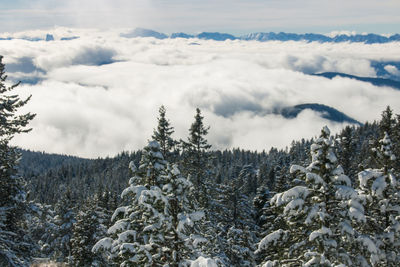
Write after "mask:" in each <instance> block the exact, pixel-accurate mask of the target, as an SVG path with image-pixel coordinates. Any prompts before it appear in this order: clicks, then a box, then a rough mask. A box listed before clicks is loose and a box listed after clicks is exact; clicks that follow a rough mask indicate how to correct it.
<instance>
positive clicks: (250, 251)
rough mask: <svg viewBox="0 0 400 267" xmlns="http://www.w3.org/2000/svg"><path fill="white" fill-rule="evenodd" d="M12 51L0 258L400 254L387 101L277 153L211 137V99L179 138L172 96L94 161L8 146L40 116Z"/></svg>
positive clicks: (311, 258)
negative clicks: (144, 129) (222, 145)
mask: <svg viewBox="0 0 400 267" xmlns="http://www.w3.org/2000/svg"><path fill="white" fill-rule="evenodd" d="M1 59H2V58H1V57H0V154H1V157H0V170H1V171H0V266H6V267H8V266H50V265H46V264H50V262H52V263H53V264H54V265H53V266H56V265H55V264H58V265H59V266H121V267H123V266H126V267H127V266H149V267H150V266H165V267H167V266H170V267H178V266H179V267H180V266H193V267H196V266H198V267H200V266H212V267H214V266H238V267H239V266H262V267H270V266H271V267H273V266H398V262H400V160H398V159H399V158H400V115H396V114H394V112H393V110H392V109H391V108H390V107H389V106H388V107H387V108H386V109H385V110H383V111H382V114H381V118H380V120H379V121H374V122H365V123H364V124H362V125H358V126H346V127H345V128H344V129H343V130H342V131H341V132H340V133H338V134H331V132H330V130H329V128H328V127H326V126H325V127H323V128H322V129H321V131H320V132H319V133H315V135H316V137H315V138H313V139H310V140H305V139H302V140H294V141H293V142H292V143H291V144H288V146H287V147H286V148H285V149H276V148H271V149H270V150H269V151H247V150H243V149H240V148H237V149H231V150H215V149H213V147H212V146H211V145H210V144H209V142H208V140H207V135H208V133H209V131H212V130H213V129H212V128H210V127H209V126H208V125H205V124H204V117H203V115H202V113H201V110H200V109H196V110H194V117H193V121H191V122H187V123H188V132H187V137H186V139H184V140H177V139H176V138H175V137H174V126H173V124H172V123H171V122H170V120H169V119H168V113H167V109H166V108H165V107H164V106H161V107H160V108H159V113H158V114H155V116H154V132H153V135H152V136H149V137H148V142H147V145H146V146H145V147H143V148H142V149H141V150H138V151H123V152H121V153H120V154H118V155H117V156H115V157H108V158H98V159H83V158H79V157H73V156H67V155H56V154H47V153H45V152H34V151H29V150H24V149H22V148H18V147H14V146H12V145H11V144H10V142H11V140H12V138H13V137H14V136H16V135H19V134H21V135H24V134H25V133H26V132H29V131H30V130H31V129H30V128H29V122H30V121H31V120H32V119H33V118H34V117H35V114H32V113H29V112H28V113H24V114H21V112H20V111H19V110H20V108H21V107H23V106H24V105H25V104H27V103H28V102H29V99H30V97H28V98H26V99H21V98H20V97H19V96H18V95H16V94H15V93H14V91H13V90H14V89H15V88H16V87H17V86H18V85H19V84H14V85H10V86H8V85H7V84H8V83H7V81H6V79H7V76H6V74H5V71H4V64H2V63H1ZM215 127H217V126H215ZM249 130H251V129H249ZM266 134H268V133H266Z"/></svg>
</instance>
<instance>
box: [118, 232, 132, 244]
mask: <svg viewBox="0 0 400 267" xmlns="http://www.w3.org/2000/svg"><path fill="white" fill-rule="evenodd" d="M136 235H137V232H136V231H135V230H127V231H125V232H122V233H120V234H119V235H118V242H120V243H126V242H127V241H129V238H130V237H133V240H134V241H136Z"/></svg>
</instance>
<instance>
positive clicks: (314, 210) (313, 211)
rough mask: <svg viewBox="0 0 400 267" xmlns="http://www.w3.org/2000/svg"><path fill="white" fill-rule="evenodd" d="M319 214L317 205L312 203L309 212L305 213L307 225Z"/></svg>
mask: <svg viewBox="0 0 400 267" xmlns="http://www.w3.org/2000/svg"><path fill="white" fill-rule="evenodd" d="M318 215H319V206H318V205H314V206H313V207H312V208H311V210H310V212H309V213H308V215H307V218H306V220H305V221H304V223H305V224H307V225H309V224H311V223H312V221H313V219H314V218H316V217H317V216H318Z"/></svg>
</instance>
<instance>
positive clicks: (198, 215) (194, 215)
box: [189, 211, 205, 222]
mask: <svg viewBox="0 0 400 267" xmlns="http://www.w3.org/2000/svg"><path fill="white" fill-rule="evenodd" d="M189 216H190V218H191V219H192V220H193V221H194V222H197V221H200V220H201V219H203V218H204V216H205V214H204V211H196V212H193V213H191V214H190V215H189Z"/></svg>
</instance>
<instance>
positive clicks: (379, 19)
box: [0, 0, 400, 35]
mask: <svg viewBox="0 0 400 267" xmlns="http://www.w3.org/2000/svg"><path fill="white" fill-rule="evenodd" d="M398 10H400V2H399V1H398V0H380V1H378V0H352V1H348V0H335V1H331V0H330V1H328V0H84V1H82V0H68V1H55V0H12V1H11V0H0V21H1V22H2V23H1V24H0V32H16V31H24V30H33V29H44V28H53V27H55V26H63V27H74V28H76V27H79V28H93V27H95V28H102V29H113V28H135V27H143V28H151V29H154V30H157V31H161V32H166V33H172V32H181V31H182V32H187V33H197V32H202V31H220V32H221V31H223V32H228V33H231V34H236V35H241V34H246V33H251V32H259V31H263V32H265V31H275V32H279V31H285V32H296V33H304V32H314V33H329V32H331V31H335V30H348V31H357V32H360V33H361V32H374V33H381V34H383V33H396V32H398V29H399V26H400V16H398Z"/></svg>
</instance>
